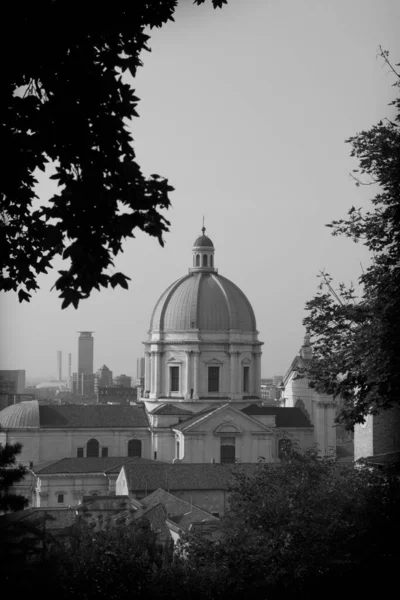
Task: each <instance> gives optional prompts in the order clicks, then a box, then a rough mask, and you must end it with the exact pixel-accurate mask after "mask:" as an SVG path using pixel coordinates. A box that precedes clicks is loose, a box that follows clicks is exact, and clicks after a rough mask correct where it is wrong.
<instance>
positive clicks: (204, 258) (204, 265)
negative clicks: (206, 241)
mask: <svg viewBox="0 0 400 600" xmlns="http://www.w3.org/2000/svg"><path fill="white" fill-rule="evenodd" d="M206 266H207V254H203V267H206Z"/></svg>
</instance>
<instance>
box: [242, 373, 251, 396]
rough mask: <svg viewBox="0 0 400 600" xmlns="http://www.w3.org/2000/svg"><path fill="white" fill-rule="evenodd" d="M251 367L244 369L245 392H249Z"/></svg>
mask: <svg viewBox="0 0 400 600" xmlns="http://www.w3.org/2000/svg"><path fill="white" fill-rule="evenodd" d="M249 381H250V367H243V391H244V392H248V391H249Z"/></svg>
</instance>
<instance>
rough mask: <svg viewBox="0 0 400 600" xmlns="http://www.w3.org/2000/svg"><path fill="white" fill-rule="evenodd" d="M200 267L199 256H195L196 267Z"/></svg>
mask: <svg viewBox="0 0 400 600" xmlns="http://www.w3.org/2000/svg"><path fill="white" fill-rule="evenodd" d="M199 266H200V254H196V267H199Z"/></svg>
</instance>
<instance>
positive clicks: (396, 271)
mask: <svg viewBox="0 0 400 600" xmlns="http://www.w3.org/2000/svg"><path fill="white" fill-rule="evenodd" d="M380 55H381V57H382V59H383V60H384V61H385V64H386V65H387V66H388V67H389V68H390V70H391V73H392V74H393V75H394V77H395V81H394V84H393V85H394V86H395V87H396V88H400V73H399V72H398V71H396V68H395V67H393V66H392V64H391V63H390V62H389V58H388V52H387V51H384V50H382V49H380ZM391 105H392V106H393V107H394V109H395V112H396V114H395V117H394V120H389V119H383V120H381V121H380V122H379V123H377V124H376V125H374V126H373V127H371V129H369V130H367V131H362V132H361V133H358V134H357V135H355V136H353V137H351V138H349V139H348V140H347V143H349V144H350V145H351V148H352V150H351V156H353V157H354V158H356V159H357V160H358V165H359V166H358V168H357V169H354V175H353V178H354V179H355V182H356V185H357V186H359V185H371V186H372V188H371V189H374V187H375V188H377V193H376V195H375V196H374V197H373V198H372V206H373V208H372V210H369V211H366V212H365V211H363V210H361V209H360V208H356V207H354V206H353V207H351V208H350V210H349V212H348V216H347V219H340V220H337V221H333V222H332V223H331V224H329V225H328V227H330V228H332V234H333V235H334V236H339V235H343V236H346V237H348V238H350V239H352V240H354V241H355V242H360V243H362V244H364V245H365V246H366V247H367V248H368V250H369V251H370V252H371V263H370V265H369V267H368V268H367V269H366V271H365V272H363V273H362V274H361V276H360V278H359V282H360V284H361V287H362V292H361V294H360V295H357V294H356V291H355V288H354V286H353V285H345V284H343V283H342V284H340V285H339V287H338V289H335V284H334V282H333V278H332V277H331V276H330V275H329V274H328V273H326V272H323V273H321V275H320V276H321V285H320V287H319V292H318V293H317V295H316V296H315V298H313V299H312V300H310V301H309V302H308V303H307V305H306V308H307V310H308V315H307V317H306V318H305V320H304V324H305V326H306V329H307V331H308V332H309V333H310V334H311V340H312V342H313V351H314V357H313V360H312V361H311V363H310V366H309V368H308V370H307V376H308V377H309V379H310V385H311V386H312V387H314V388H316V389H317V390H319V391H323V392H326V393H329V394H333V395H334V396H335V397H339V398H340V399H341V408H340V412H339V414H338V420H339V422H341V423H343V424H345V425H346V427H347V428H349V429H351V428H353V427H354V425H355V423H362V422H363V421H364V417H365V416H366V415H367V414H368V413H371V414H376V413H378V412H380V411H381V410H385V409H388V408H390V407H391V406H393V405H398V404H399V403H400V97H398V98H396V99H395V100H394V101H393V102H392V103H391Z"/></svg>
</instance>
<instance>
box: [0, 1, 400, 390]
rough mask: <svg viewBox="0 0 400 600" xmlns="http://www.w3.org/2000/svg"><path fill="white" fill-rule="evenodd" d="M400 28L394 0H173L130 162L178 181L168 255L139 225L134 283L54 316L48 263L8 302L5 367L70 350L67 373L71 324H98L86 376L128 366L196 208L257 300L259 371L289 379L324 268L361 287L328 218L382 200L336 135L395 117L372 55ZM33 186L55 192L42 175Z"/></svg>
mask: <svg viewBox="0 0 400 600" xmlns="http://www.w3.org/2000/svg"><path fill="white" fill-rule="evenodd" d="M399 22H400V2H399V1H398V0H334V1H332V0H318V1H317V0H286V1H284V0H229V4H228V6H226V7H225V8H224V9H223V10H217V11H214V10H213V9H212V8H211V3H210V2H208V3H207V4H206V5H205V6H204V5H203V6H201V7H196V6H193V4H192V1H191V0H186V1H183V2H181V3H180V6H179V9H178V10H177V12H176V16H175V23H169V24H168V25H166V26H165V27H163V28H162V29H161V30H155V31H154V30H153V31H152V32H151V36H152V37H151V42H150V46H151V48H152V52H151V53H145V54H144V55H143V62H144V67H143V68H141V69H140V72H139V75H138V77H137V78H136V81H135V82H134V83H133V85H134V88H135V89H136V94H137V95H138V97H139V98H140V99H141V102H140V104H139V114H140V118H139V119H136V120H135V121H134V122H133V124H132V131H133V135H134V138H135V149H136V152H137V159H138V162H139V164H140V165H141V167H142V169H143V172H144V174H145V175H150V174H151V173H158V174H160V175H163V176H166V177H168V179H169V180H170V182H171V184H172V185H173V186H174V187H175V192H173V193H172V195H171V199H172V204H173V207H172V209H171V210H169V211H168V213H167V215H166V216H167V218H168V219H169V220H170V221H171V229H170V233H168V234H167V236H166V245H165V248H161V247H160V246H159V244H158V242H157V240H156V239H155V238H148V237H146V236H145V235H144V234H141V233H138V235H137V237H136V239H134V240H129V241H128V242H126V243H125V251H124V254H123V255H122V256H121V257H120V258H119V259H118V260H117V262H116V270H120V271H123V272H124V273H125V274H127V275H128V276H130V277H131V278H132V282H131V284H130V289H129V291H123V290H121V291H115V290H114V291H111V290H110V291H108V290H105V291H102V292H101V293H95V294H93V297H92V298H90V299H89V300H86V301H84V302H83V303H82V304H81V305H80V307H79V309H78V310H75V309H74V308H68V309H67V310H64V311H61V308H60V305H61V302H60V300H59V299H58V297H57V293H56V292H55V291H54V290H53V291H50V288H51V287H52V285H53V284H54V281H55V279H56V275H57V273H56V272H52V273H49V274H48V275H46V276H42V277H41V278H40V284H41V291H40V292H39V293H37V294H36V295H34V297H33V299H32V301H31V302H30V304H26V303H24V304H22V305H21V304H19V303H18V300H17V297H16V295H14V294H13V293H8V294H3V295H1V296H0V301H1V321H0V326H1V351H2V352H1V363H0V368H3V369H26V372H27V378H28V379H29V378H30V377H43V379H45V378H50V377H56V373H57V369H56V365H57V362H56V351H57V350H62V351H63V359H64V367H63V368H64V373H65V374H66V371H67V355H68V353H69V352H71V353H72V366H73V371H75V370H76V363H77V335H78V334H77V333H76V332H77V330H93V331H95V334H94V335H95V369H97V368H99V367H100V366H101V365H102V364H103V363H105V364H106V365H107V366H108V367H109V368H110V369H111V370H113V371H114V374H120V373H126V374H129V375H135V371H136V358H137V357H138V356H140V355H142V352H143V347H142V343H141V342H142V341H143V340H145V339H146V336H147V330H148V327H149V322H150V316H151V312H152V308H153V306H154V304H155V303H156V301H157V299H158V297H159V296H160V295H161V293H162V292H163V291H164V289H165V288H166V287H167V286H168V285H169V284H170V283H171V282H172V281H174V280H176V279H178V278H179V277H180V276H183V275H185V274H186V273H187V270H188V268H189V267H190V266H191V247H192V244H193V241H194V240H195V238H196V237H197V236H198V235H199V234H200V233H201V232H200V229H201V225H202V216H203V215H205V220H206V227H207V235H209V236H210V237H211V238H212V240H213V242H214V245H215V266H216V267H217V268H218V270H219V272H220V273H221V274H222V275H224V276H225V277H228V278H229V279H231V280H232V281H234V282H235V283H236V284H237V285H238V286H239V287H240V288H241V289H242V290H243V291H244V293H245V294H246V295H247V297H248V298H249V300H250V302H251V304H252V305H253V308H254V311H255V314H256V319H257V327H258V330H259V332H260V335H259V337H260V339H261V340H262V341H263V342H264V347H263V352H264V353H263V362H262V375H263V376H267V375H272V374H284V372H285V371H286V370H287V368H288V367H289V365H290V363H291V361H292V359H293V358H294V356H295V354H296V353H297V352H298V350H299V347H300V346H301V343H302V339H303V336H304V330H303V326H302V319H303V318H304V316H305V314H306V313H305V310H304V305H305V302H306V301H307V300H309V299H311V298H312V297H313V296H314V294H315V292H316V288H317V284H318V280H317V274H318V272H319V271H320V270H321V269H323V268H325V269H327V270H328V271H329V273H331V275H333V276H334V277H335V278H336V279H337V281H345V282H348V281H350V280H353V281H356V280H357V278H358V276H359V275H360V271H361V266H360V263H362V265H363V266H364V267H365V265H367V263H368V255H367V254H366V252H365V250H364V249H363V247H362V246H359V245H355V244H353V243H352V242H350V241H348V240H345V239H341V238H333V237H331V235H330V232H329V229H327V228H326V227H324V225H325V224H326V223H329V222H330V221H331V220H333V219H337V218H341V217H344V216H345V215H346V212H347V211H348V209H349V208H350V207H351V206H352V205H355V206H357V207H358V206H368V204H369V198H370V197H371V194H373V193H375V192H374V189H373V188H371V187H366V188H356V187H355V185H354V182H352V180H351V178H350V176H349V172H350V171H351V170H352V169H353V168H356V167H357V164H356V163H355V162H354V160H353V159H351V158H350V157H349V153H350V146H349V145H348V144H345V143H344V141H345V139H347V138H348V137H350V136H352V135H354V134H356V133H357V132H359V131H362V130H363V129H368V128H370V127H371V126H372V125H373V124H374V123H376V122H377V121H379V120H380V119H381V118H384V117H385V116H388V117H390V116H391V115H392V114H393V109H392V108H391V107H388V106H387V105H388V103H389V102H390V101H391V100H392V99H393V98H394V97H395V89H393V88H392V87H391V85H392V83H393V82H394V79H393V76H391V75H390V73H389V69H388V68H387V67H385V66H383V65H382V60H381V59H379V58H377V49H378V46H379V45H382V46H383V47H384V48H385V49H387V50H389V51H390V57H391V59H392V60H393V62H395V63H396V62H397V63H398V62H400V37H399V35H398V34H399ZM38 190H39V194H40V197H41V198H42V199H46V198H48V197H49V196H50V195H51V194H52V192H53V190H52V189H51V187H50V185H49V183H48V182H47V181H46V180H45V178H44V177H42V178H41V182H40V185H39V188H38ZM58 268H61V264H59V265H58Z"/></svg>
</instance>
